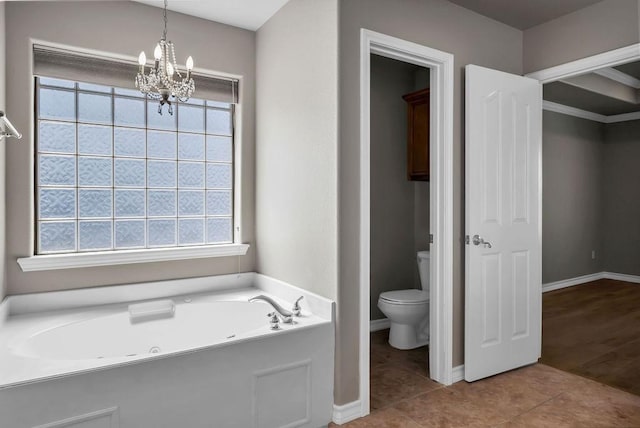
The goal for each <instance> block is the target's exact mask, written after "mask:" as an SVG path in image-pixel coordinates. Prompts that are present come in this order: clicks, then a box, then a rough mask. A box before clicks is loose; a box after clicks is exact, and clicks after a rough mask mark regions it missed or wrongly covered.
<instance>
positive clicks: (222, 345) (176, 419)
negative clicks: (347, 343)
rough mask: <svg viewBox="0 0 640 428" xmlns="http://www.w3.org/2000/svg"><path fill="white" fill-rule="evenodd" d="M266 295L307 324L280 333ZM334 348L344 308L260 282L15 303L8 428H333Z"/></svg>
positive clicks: (4, 323)
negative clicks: (338, 311)
mask: <svg viewBox="0 0 640 428" xmlns="http://www.w3.org/2000/svg"><path fill="white" fill-rule="evenodd" d="M259 294H263V295H267V296H269V297H271V298H273V299H274V300H276V301H277V302H278V303H280V304H281V305H282V306H283V307H285V308H289V307H291V306H292V302H293V301H294V300H295V299H297V298H298V297H300V296H303V297H304V298H303V300H302V301H301V304H302V308H303V311H302V314H301V316H300V317H296V318H295V322H294V323H293V324H286V323H281V324H280V328H279V329H278V330H272V329H271V328H270V325H269V317H267V313H269V312H271V311H272V308H271V306H270V305H268V304H266V303H264V302H260V301H258V302H251V303H250V302H248V299H249V298H251V297H254V296H256V295H259ZM145 305H146V306H145ZM154 305H155V307H161V308H163V310H162V311H160V312H158V314H159V315H157V316H156V315H154V316H153V317H150V318H144V317H143V318H140V319H138V318H135V317H134V313H133V312H132V308H142V309H143V310H144V309H145V308H154ZM165 309H166V310H165ZM150 313H151V312H150ZM2 314H4V316H3V315H2ZM333 348H334V304H333V302H331V301H330V300H327V299H324V298H322V297H319V296H316V295H314V294H312V293H309V292H306V291H304V290H302V289H299V288H296V287H293V286H291V285H289V284H285V283H283V282H280V281H277V280H274V279H272V278H269V277H266V276H263V275H258V274H255V273H247V274H240V275H225V276H216V277H208V278H195V279H187V280H178V281H165V282H160V283H153V284H137V285H124V286H118V287H101V288H99V289H95V290H91V289H83V290H75V291H65V292H55V293H43V294H38V295H27V296H15V297H9V298H8V299H5V301H4V302H3V304H2V307H0V368H1V369H0V426H1V427H3V428H14V427H15V428H21V427H42V428H44V427H48V428H52V427H67V426H72V427H74V428H84V427H87V428H89V427H97V426H99V427H119V428H120V427H124V428H126V427H131V428H134V427H135V428H140V427H154V428H155V427H177V426H181V427H185V428H187V427H188V428H190V427H216V428H217V427H221V428H222V427H238V428H249V427H265V428H266V427H314V428H317V427H320V426H326V425H327V424H328V423H329V421H330V420H331V413H332V406H333V358H334V349H333Z"/></svg>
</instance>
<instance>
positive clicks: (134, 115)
mask: <svg viewBox="0 0 640 428" xmlns="http://www.w3.org/2000/svg"><path fill="white" fill-rule="evenodd" d="M157 106H158V103H157V102H156V101H153V100H147V99H145V98H144V97H143V96H142V94H140V93H139V92H137V91H134V90H130V89H123V88H119V87H112V86H103V85H97V84H89V83H83V82H79V81H70V80H61V79H54V78H44V77H37V78H36V127H35V129H36V150H35V152H36V192H35V195H36V201H35V202H36V204H35V206H36V221H37V224H36V253H37V254H52V253H74V252H94V251H109V250H127V249H144V248H167V247H182V246H204V245H216V244H228V243H232V242H233V241H234V236H233V224H234V221H233V215H234V206H233V200H234V187H233V184H234V183H233V181H234V174H233V171H234V166H233V160H234V159H233V153H234V151H233V144H234V138H233V112H234V109H233V104H232V103H225V102H219V101H205V100H196V99H192V100H190V101H189V102H188V103H180V104H178V105H176V106H174V115H173V116H171V115H169V114H168V113H167V112H166V110H165V111H164V114H163V115H159V114H158V111H157Z"/></svg>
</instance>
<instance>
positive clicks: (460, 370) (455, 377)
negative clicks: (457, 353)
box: [451, 364, 464, 383]
mask: <svg viewBox="0 0 640 428" xmlns="http://www.w3.org/2000/svg"><path fill="white" fill-rule="evenodd" d="M461 380H464V364H461V365H459V366H456V367H454V368H453V370H451V383H456V382H460V381H461Z"/></svg>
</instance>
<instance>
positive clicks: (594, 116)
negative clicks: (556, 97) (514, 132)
mask: <svg viewBox="0 0 640 428" xmlns="http://www.w3.org/2000/svg"><path fill="white" fill-rule="evenodd" d="M542 109H543V110H547V111H552V112H555V113H560V114H566V115H569V116H573V117H579V118H581V119H587V120H593V121H595V122H600V123H618V122H628V121H632V120H640V111H634V112H632V113H624V114H615V115H611V116H605V115H603V114H598V113H593V112H591V111H587V110H581V109H579V108H575V107H570V106H566V105H564V104H558V103H554V102H551V101H542Z"/></svg>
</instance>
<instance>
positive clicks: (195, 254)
mask: <svg viewBox="0 0 640 428" xmlns="http://www.w3.org/2000/svg"><path fill="white" fill-rule="evenodd" d="M34 44H39V45H42V46H50V47H53V48H55V47H58V48H62V49H73V50H77V51H80V52H84V53H89V54H94V55H98V56H100V57H102V58H107V59H109V58H110V59H114V60H118V59H120V60H123V59H124V60H131V61H134V62H135V61H137V59H136V58H135V57H131V56H126V55H118V54H114V53H113V52H105V51H100V50H93V49H79V48H77V47H70V46H67V45H64V44H58V43H52V42H47V41H44V40H39V39H31V40H30V43H29V52H33V45H34ZM31 66H32V67H33V64H32V65H31ZM194 70H196V71H197V72H198V73H200V74H202V75H210V76H213V77H227V78H232V79H236V80H238V86H239V87H241V86H242V85H243V83H244V77H243V76H241V75H238V74H233V73H225V72H218V71H215V72H214V71H211V70H206V69H200V68H198V69H194ZM32 75H33V70H32ZM32 91H34V88H33V86H32ZM34 96H35V93H34V92H32V93H31V99H34ZM242 98H243V97H242V95H241V96H240V99H239V100H238V104H236V105H235V107H234V110H235V111H234V120H235V129H234V135H235V138H234V159H233V165H234V186H233V198H234V213H233V223H234V224H233V240H234V242H233V243H229V244H215V245H197V246H188V247H163V248H140V249H133V250H109V251H92V252H84V253H81V252H78V253H60V254H42V255H32V256H28V257H19V258H18V259H17V260H16V261H17V262H18V265H19V266H20V268H21V270H22V271H23V272H37V271H48V270H59V269H74V268H89V267H99V266H117V265H125V264H140V263H152V262H163V261H173V260H187V259H203V258H214V257H232V256H244V255H246V254H247V251H249V247H250V245H249V244H242V243H241V242H242V241H243V236H242V232H243V229H242V218H243V212H242V194H243V190H244V189H243V185H242V173H243V170H242V158H243V156H242V146H243V145H242V137H243V136H242V120H243V116H242V106H243V102H242ZM32 143H33V141H32ZM32 145H33V144H32ZM31 157H32V159H35V157H34V156H33V153H32V156H31ZM32 167H33V165H32ZM31 175H32V176H33V173H32V174H31ZM31 192H32V194H31V198H32V200H33V198H35V193H34V192H35V183H33V182H32V185H31ZM35 221H36V219H35V213H34V212H33V211H32V212H31V222H32V224H35V223H34V222H35ZM34 236H35V228H32V231H31V241H32V242H33V240H34ZM34 250H35V249H34V248H33V246H32V247H31V251H32V254H33V252H35V251H34Z"/></svg>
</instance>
